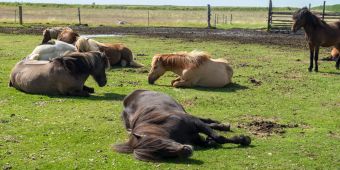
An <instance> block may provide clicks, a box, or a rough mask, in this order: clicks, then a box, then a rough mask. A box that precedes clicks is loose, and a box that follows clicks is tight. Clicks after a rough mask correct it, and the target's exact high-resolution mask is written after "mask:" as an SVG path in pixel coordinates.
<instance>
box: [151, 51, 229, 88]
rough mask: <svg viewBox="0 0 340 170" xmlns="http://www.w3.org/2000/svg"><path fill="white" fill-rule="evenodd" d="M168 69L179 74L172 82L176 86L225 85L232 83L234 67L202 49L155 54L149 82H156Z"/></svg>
mask: <svg viewBox="0 0 340 170" xmlns="http://www.w3.org/2000/svg"><path fill="white" fill-rule="evenodd" d="M166 71H172V72H174V73H175V74H177V75H178V76H179V77H178V78H177V79H175V80H173V81H172V82H171V85H172V86H174V87H193V86H201V87H223V86H225V85H227V84H229V83H231V79H232V77H233V69H232V68H231V66H230V65H229V63H228V62H227V61H226V60H224V59H211V57H210V55H208V54H207V53H205V52H200V51H192V52H190V53H187V52H179V53H174V54H158V55H155V56H154V57H153V59H152V63H151V70H150V72H149V77H148V81H149V83H150V84H154V83H155V81H156V80H157V79H158V78H159V77H161V76H162V75H163V74H164V73H165V72H166Z"/></svg>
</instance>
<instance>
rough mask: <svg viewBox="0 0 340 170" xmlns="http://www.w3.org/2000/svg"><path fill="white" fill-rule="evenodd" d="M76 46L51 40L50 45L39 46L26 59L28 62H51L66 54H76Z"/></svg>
mask: <svg viewBox="0 0 340 170" xmlns="http://www.w3.org/2000/svg"><path fill="white" fill-rule="evenodd" d="M76 51H77V49H76V47H75V46H74V45H71V44H68V43H65V42H63V41H58V40H51V41H49V43H48V44H42V45H39V46H37V47H36V48H35V49H34V50H33V52H32V53H31V54H30V55H28V56H27V57H26V59H28V60H51V59H53V58H55V57H60V56H63V55H64V54H65V53H69V52H76Z"/></svg>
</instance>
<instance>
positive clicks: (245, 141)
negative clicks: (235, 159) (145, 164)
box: [114, 90, 251, 161]
mask: <svg viewBox="0 0 340 170" xmlns="http://www.w3.org/2000/svg"><path fill="white" fill-rule="evenodd" d="M123 105H124V110H123V112H122V118H123V120H124V123H125V127H126V130H127V131H129V132H131V133H130V137H129V140H128V141H127V142H126V143H123V144H118V145H115V146H114V149H115V150H116V151H117V152H121V153H133V154H134V156H135V158H136V159H139V160H142V161H157V160H161V159H166V158H176V157H184V158H188V157H190V156H191V155H192V152H193V147H192V145H198V146H202V147H211V146H215V145H216V144H225V143H234V144H240V145H243V146H248V145H250V143H251V139H250V137H248V136H243V135H241V136H234V137H232V138H226V137H224V136H221V135H218V134H217V133H216V132H214V131H213V129H216V130H221V131H229V130H230V126H228V125H225V124H221V123H220V122H218V121H215V120H211V119H205V118H199V117H196V116H193V115H190V114H189V113H187V112H186V111H185V110H184V108H183V106H182V105H180V104H179V103H177V102H176V101H175V100H174V99H172V98H171V97H170V96H168V95H166V94H163V93H159V92H155V91H147V90H136V91H134V92H132V93H131V94H129V95H128V96H127V97H125V99H124V101H123ZM200 133H202V134H205V135H207V137H206V138H204V137H203V136H201V135H200Z"/></svg>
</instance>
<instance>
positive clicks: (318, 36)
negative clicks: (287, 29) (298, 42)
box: [292, 7, 340, 72]
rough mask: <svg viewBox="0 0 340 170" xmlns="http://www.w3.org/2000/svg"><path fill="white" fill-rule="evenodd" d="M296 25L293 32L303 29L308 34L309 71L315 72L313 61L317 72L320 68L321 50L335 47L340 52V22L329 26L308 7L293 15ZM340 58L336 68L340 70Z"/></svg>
mask: <svg viewBox="0 0 340 170" xmlns="http://www.w3.org/2000/svg"><path fill="white" fill-rule="evenodd" d="M293 20H294V24H293V26H292V31H293V32H296V31H297V30H299V29H300V28H301V27H303V28H304V30H305V32H306V38H307V41H308V45H309V51H310V64H309V68H308V70H309V71H312V70H313V59H314V61H315V69H314V70H315V71H316V72H317V71H318V70H319V68H318V58H319V48H320V46H322V47H330V46H334V47H335V48H336V49H337V50H338V51H340V21H338V22H334V23H332V24H327V23H326V22H324V21H322V20H321V19H320V18H319V17H317V16H315V15H314V14H312V13H311V12H310V11H309V10H308V9H307V8H306V7H304V8H302V9H299V10H298V11H296V12H295V13H294V14H293ZM339 65H340V58H338V59H337V62H336V68H337V69H339Z"/></svg>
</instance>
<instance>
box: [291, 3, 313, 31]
mask: <svg viewBox="0 0 340 170" xmlns="http://www.w3.org/2000/svg"><path fill="white" fill-rule="evenodd" d="M293 22H294V23H293V25H292V29H291V30H292V31H293V32H296V31H298V30H299V29H300V28H301V27H305V26H306V25H311V26H315V25H316V24H317V23H318V18H317V16H315V15H313V14H312V13H311V12H310V11H309V10H308V8H307V7H303V8H301V9H299V10H297V11H296V12H295V13H294V14H293Z"/></svg>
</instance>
